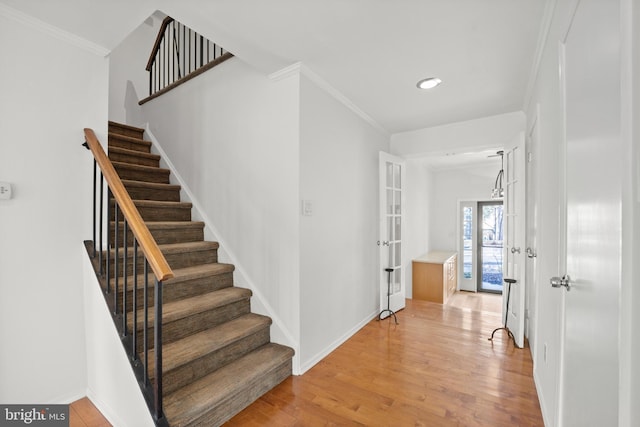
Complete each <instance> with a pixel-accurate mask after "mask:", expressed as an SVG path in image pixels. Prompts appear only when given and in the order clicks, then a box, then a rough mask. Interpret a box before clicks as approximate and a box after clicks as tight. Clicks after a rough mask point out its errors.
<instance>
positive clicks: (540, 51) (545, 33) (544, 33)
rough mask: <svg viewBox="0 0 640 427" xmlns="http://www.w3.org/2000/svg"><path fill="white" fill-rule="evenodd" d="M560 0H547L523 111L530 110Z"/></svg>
mask: <svg viewBox="0 0 640 427" xmlns="http://www.w3.org/2000/svg"><path fill="white" fill-rule="evenodd" d="M557 3H558V0H547V3H546V5H545V8H544V13H543V15H542V21H541V22H542V23H541V24H540V32H539V33H538V42H537V44H536V52H535V55H534V59H533V65H532V66H531V70H530V71H529V81H528V82H527V89H526V91H525V96H524V103H523V111H528V108H529V104H530V103H531V99H532V97H533V89H534V88H535V86H536V81H537V80H538V72H539V71H540V63H541V62H542V56H543V55H544V48H545V46H546V45H547V39H548V38H549V32H550V31H551V22H552V21H553V14H554V13H555V10H556V5H557Z"/></svg>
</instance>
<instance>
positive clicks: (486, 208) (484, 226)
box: [478, 201, 503, 293]
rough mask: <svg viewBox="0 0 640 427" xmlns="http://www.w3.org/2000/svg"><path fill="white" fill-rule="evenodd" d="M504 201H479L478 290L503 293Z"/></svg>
mask: <svg viewBox="0 0 640 427" xmlns="http://www.w3.org/2000/svg"><path fill="white" fill-rule="evenodd" d="M502 222H503V211H502V202H501V201H499V202H481V203H478V225H479V227H478V278H479V279H480V280H478V290H479V291H482V292H494V293H502V246H503V231H502Z"/></svg>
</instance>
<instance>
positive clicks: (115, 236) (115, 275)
mask: <svg viewBox="0 0 640 427" xmlns="http://www.w3.org/2000/svg"><path fill="white" fill-rule="evenodd" d="M113 212H114V215H113V217H114V219H115V226H114V233H113V244H114V246H115V248H114V249H115V253H114V255H113V279H114V282H115V283H114V289H113V291H114V292H113V312H114V314H118V222H119V221H118V203H117V202H116V201H115V199H114V201H113Z"/></svg>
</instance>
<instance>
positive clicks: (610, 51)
mask: <svg viewBox="0 0 640 427" xmlns="http://www.w3.org/2000/svg"><path fill="white" fill-rule="evenodd" d="M619 32H620V7H619V2H618V1H602V0H582V1H580V2H578V4H577V6H576V10H575V14H574V15H573V21H572V22H571V25H570V26H569V30H568V32H567V35H566V39H565V40H564V69H563V70H562V71H563V74H564V85H565V97H566V98H565V114H566V116H565V120H566V130H565V131H566V141H565V144H566V146H565V150H566V151H565V163H566V164H565V168H564V169H565V174H566V176H565V180H564V181H565V195H564V198H565V200H566V206H565V212H566V221H565V227H564V228H565V232H566V234H565V236H566V237H565V239H564V240H565V243H564V244H565V245H566V246H565V254H566V256H565V258H566V259H565V260H563V261H564V262H566V270H565V271H566V276H565V278H564V280H561V279H560V278H556V279H555V285H556V287H559V289H558V290H557V291H558V292H562V293H564V304H565V305H564V325H561V326H562V327H563V328H564V334H563V341H562V345H563V346H562V353H561V354H562V355H561V360H562V365H561V380H560V381H561V397H560V425H561V426H617V425H618V401H619V399H618V382H619V381H618V376H619V370H618V364H619V361H618V344H619V338H618V337H619V328H618V315H619V301H618V299H619V296H620V295H619V288H620V283H621V278H620V274H621V272H620V261H621V249H620V241H621V209H620V205H621V197H622V196H621V188H622V184H621V163H620V161H621V157H622V156H623V154H622V153H620V146H621V135H620V132H621V113H620V111H621V90H620V74H621V69H620V52H619V49H620V34H619ZM563 285H568V286H569V287H570V289H569V290H567V288H566V287H565V286H563Z"/></svg>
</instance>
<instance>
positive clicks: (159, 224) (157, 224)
mask: <svg viewBox="0 0 640 427" xmlns="http://www.w3.org/2000/svg"><path fill="white" fill-rule="evenodd" d="M114 224H115V221H111V226H113V225H114ZM122 224H123V221H118V227H122ZM145 224H146V225H147V228H148V229H149V230H167V229H172V228H204V222H202V221H145Z"/></svg>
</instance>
